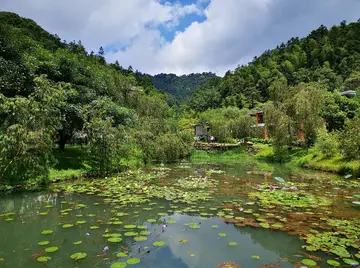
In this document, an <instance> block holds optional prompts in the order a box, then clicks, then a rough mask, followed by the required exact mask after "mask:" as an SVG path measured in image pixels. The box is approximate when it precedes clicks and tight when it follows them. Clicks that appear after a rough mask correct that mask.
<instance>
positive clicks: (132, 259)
mask: <svg viewBox="0 0 360 268" xmlns="http://www.w3.org/2000/svg"><path fill="white" fill-rule="evenodd" d="M139 262H140V259H138V258H130V259H128V260H127V261H126V263H127V264H138V263H139Z"/></svg>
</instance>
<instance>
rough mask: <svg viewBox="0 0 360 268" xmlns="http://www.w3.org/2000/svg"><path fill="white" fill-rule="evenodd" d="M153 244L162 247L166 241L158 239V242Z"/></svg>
mask: <svg viewBox="0 0 360 268" xmlns="http://www.w3.org/2000/svg"><path fill="white" fill-rule="evenodd" d="M153 245H154V246H155V247H162V246H165V245H166V243H165V242H164V241H156V242H154V243H153Z"/></svg>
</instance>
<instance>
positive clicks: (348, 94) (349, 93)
mask: <svg viewBox="0 0 360 268" xmlns="http://www.w3.org/2000/svg"><path fill="white" fill-rule="evenodd" d="M340 95H341V96H345V97H348V98H353V97H355V96H356V91H355V90H346V91H343V92H340Z"/></svg>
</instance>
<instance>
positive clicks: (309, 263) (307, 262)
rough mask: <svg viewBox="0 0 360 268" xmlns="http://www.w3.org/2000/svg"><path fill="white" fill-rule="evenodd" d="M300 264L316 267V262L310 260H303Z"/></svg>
mask: <svg viewBox="0 0 360 268" xmlns="http://www.w3.org/2000/svg"><path fill="white" fill-rule="evenodd" d="M301 262H302V263H303V264H305V265H308V266H316V262H315V261H313V260H310V259H303V260H302V261H301Z"/></svg>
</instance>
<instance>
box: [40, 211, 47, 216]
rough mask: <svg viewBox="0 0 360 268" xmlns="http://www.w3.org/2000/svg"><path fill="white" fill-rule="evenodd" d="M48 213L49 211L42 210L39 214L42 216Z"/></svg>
mask: <svg viewBox="0 0 360 268" xmlns="http://www.w3.org/2000/svg"><path fill="white" fill-rule="evenodd" d="M47 214H48V212H40V213H39V215H40V216H46V215H47Z"/></svg>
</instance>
